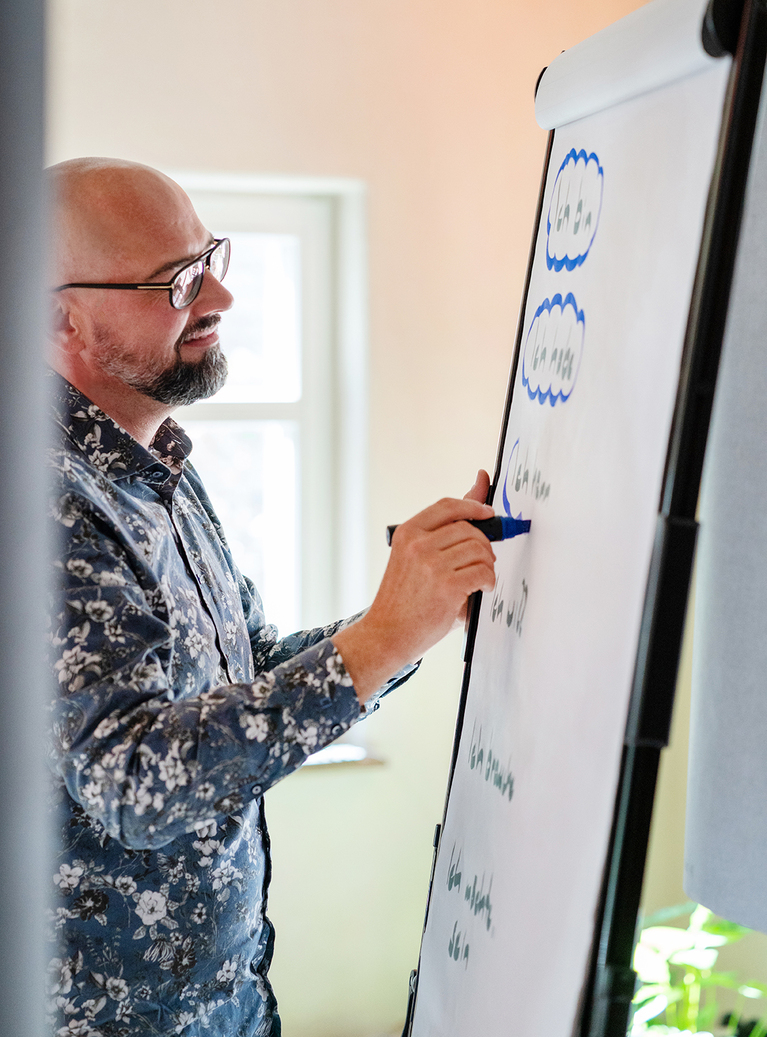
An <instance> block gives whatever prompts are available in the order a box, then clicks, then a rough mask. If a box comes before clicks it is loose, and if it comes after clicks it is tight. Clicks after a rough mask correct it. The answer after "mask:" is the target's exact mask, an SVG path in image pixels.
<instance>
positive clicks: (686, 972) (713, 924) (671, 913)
mask: <svg viewBox="0 0 767 1037" xmlns="http://www.w3.org/2000/svg"><path fill="white" fill-rule="evenodd" d="M684 915H689V922H688V925H687V928H686V929H682V928H680V927H679V926H672V925H666V924H664V923H666V922H669V921H671V920H673V919H675V918H679V917H681V916H684ZM750 932H751V930H750V929H746V928H744V927H743V926H742V925H736V924H735V923H734V922H727V921H725V920H724V919H723V918H718V917H717V916H716V915H714V914H712V912H711V911H709V910H708V909H707V908H705V907H700V906H698V905H696V904H683V905H681V906H678V907H670V908H664V909H663V910H661V911H658V912H656V913H655V914H654V915H651V916H649V917H648V918H647V919H646V920H645V922H644V924H643V926H642V933H641V937H640V940H639V943H638V944H637V948H636V951H635V954H634V969H635V971H636V973H637V975H638V977H639V981H640V985H639V988H638V990H637V993H636V995H635V997H634V1006H635V1007H634V1015H633V1021H632V1026H631V1031H630V1032H631V1037H661V1035H664V1034H684V1035H687V1034H708V1035H713V1034H717V1035H724V1034H732V1035H735V1037H766V1035H767V1015H762V1016H761V1018H757V1019H749V1020H747V1021H746V1020H745V1019H744V1013H747V1005H748V1003H749V1000H752V999H755V998H763V997H767V984H764V983H756V982H753V983H751V982H744V981H743V980H742V979H739V978H738V976H737V975H736V974H735V973H734V972H717V971H716V962H717V958H718V956H719V951H720V949H721V948H722V947H723V946H724V945H725V944H728V943H735V942H736V941H738V940H741V939H743V937H744V936H746V935H747V934H748V933H750ZM717 989H726V990H734V991H737V1000H736V1007H735V1009H734V1010H733V1011H732V1012H729V1013H727V1014H726V1015H725V1016H721V1017H720V1008H719V1005H718V1003H717V997H716V994H717ZM747 1014H750V1013H747Z"/></svg>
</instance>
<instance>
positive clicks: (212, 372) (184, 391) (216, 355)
mask: <svg viewBox="0 0 767 1037" xmlns="http://www.w3.org/2000/svg"><path fill="white" fill-rule="evenodd" d="M218 322H219V318H218V315H217V314H214V315H211V316H209V317H203V318H202V319H201V320H199V321H198V322H197V324H196V325H194V327H193V329H192V330H201V331H203V330H208V329H212V328H215V327H216V325H217V324H218ZM189 330H190V329H189V328H187V329H185V334H186V332H188V331H189ZM96 335H97V341H98V345H99V360H100V361H101V366H102V368H103V370H104V371H105V372H106V373H107V374H110V375H112V376H113V377H115V378H119V379H120V380H121V381H123V382H125V384H126V385H129V386H130V387H131V388H132V389H135V390H136V391H137V392H140V393H143V394H144V396H148V397H149V398H150V399H152V400H157V402H158V403H164V404H166V405H167V406H169V407H184V406H187V405H188V404H190V403H195V402H196V401H197V400H205V399H207V398H208V397H209V396H213V395H214V393H217V392H218V390H219V389H220V388H221V387H222V386H223V384H224V382H225V381H226V376H227V374H228V371H229V366H228V364H227V362H226V357H225V356H224V354H223V353H222V352H221V347H220V346H218V345H216V346H211V348H210V349H209V350H207V352H206V353H205V354H204V355H203V356H202V357H201V358H200V359H199V360H198V361H197V362H196V363H192V362H191V361H188V360H182V359H181V355H180V353H179V349H180V345H181V339H179V341H178V342H177V343H176V359H175V360H174V362H173V363H172V364H171V365H170V367H166V368H164V369H163V368H160V367H159V366H157V365H155V366H154V367H153V366H152V365H151V363H150V364H147V363H146V362H144V363H143V364H142V366H141V369H140V370H139V369H137V365H136V363H135V361H132V360H131V359H130V358H128V357H126V356H125V355H124V354H123V352H122V350H121V348H120V345H119V344H118V343H117V342H115V341H114V339H113V338H112V336H111V335H110V334H109V332H108V331H107V330H106V329H105V328H99V329H98V330H97V332H96Z"/></svg>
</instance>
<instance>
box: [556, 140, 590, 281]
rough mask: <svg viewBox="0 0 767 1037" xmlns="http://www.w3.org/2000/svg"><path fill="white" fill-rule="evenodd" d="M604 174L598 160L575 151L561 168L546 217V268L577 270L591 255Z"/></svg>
mask: <svg viewBox="0 0 767 1037" xmlns="http://www.w3.org/2000/svg"><path fill="white" fill-rule="evenodd" d="M604 183H605V175H604V170H603V169H602V167H601V165H600V164H599V159H598V158H597V156H596V155H595V154H594V152H593V151H592V153H591V154H590V155H587V154H586V152H585V151H583V149H581V150H580V151H576V150H575V148H572V149H571V150H570V151H568V153H567V155H566V156H565V160H564V162H563V163H562V165H561V166H560V167H559V172H558V173H557V178H556V180H555V181H554V190H553V191H552V194H551V202H550V203H549V213H548V216H547V217H546V265H547V266H548V268H549V270H551V269H552V268H553V269H554V270H555V271H557V273H558V272H559V271H560V270H562V268H563V267H564V268H565V269H566V270H575V268H576V267H577V266H580V265H581V263H583V262H584V261H585V259H586V256H587V255H588V254H589V250H590V249H591V246H592V244H593V241H594V238H595V236H596V233H597V226H598V224H599V214H600V212H601V211H602V194H603V191H604Z"/></svg>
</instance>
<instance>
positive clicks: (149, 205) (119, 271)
mask: <svg viewBox="0 0 767 1037" xmlns="http://www.w3.org/2000/svg"><path fill="white" fill-rule="evenodd" d="M47 175H48V178H49V184H50V199H51V215H52V229H53V253H54V255H53V259H54V269H53V271H52V273H53V277H54V279H55V282H56V283H58V284H66V283H68V282H71V281H110V280H114V281H140V280H143V279H144V278H146V277H147V276H148V274H149V273H151V271H150V270H147V269H145V268H142V263H143V262H144V255H145V253H146V248H147V244H149V243H151V242H154V243H155V244H156V243H158V242H161V241H162V240H164V239H168V240H172V236H173V232H174V230H177V229H179V228H182V227H186V226H188V225H190V224H195V223H196V224H197V225H199V220H198V219H197V216H196V214H195V212H194V209H193V207H192V203H191V202H190V201H189V198H188V197H187V196H186V194H185V193H184V192H183V191H182V190H181V188H180V187H179V186H178V184H176V183H174V182H173V181H172V180H171V179H170V178H169V177H167V176H165V175H164V174H163V173H160V172H159V171H158V170H156V169H152V168H151V167H150V166H144V165H141V164H139V163H138V162H127V161H124V160H122V159H111V158H76V159H70V160H69V161H68V162H60V163H59V164H58V165H55V166H51V167H50V168H49V169H48V170H47Z"/></svg>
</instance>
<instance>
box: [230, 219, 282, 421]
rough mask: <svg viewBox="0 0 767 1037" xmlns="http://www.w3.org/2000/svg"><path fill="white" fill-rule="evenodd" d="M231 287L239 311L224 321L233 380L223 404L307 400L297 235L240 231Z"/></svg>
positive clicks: (235, 243) (236, 237) (235, 237)
mask: <svg viewBox="0 0 767 1037" xmlns="http://www.w3.org/2000/svg"><path fill="white" fill-rule="evenodd" d="M226 236H227V237H229V238H231V241H232V258H231V261H230V264H229V271H228V273H227V275H226V287H227V288H228V289H229V291H230V292H231V293H232V295H233V296H234V300H235V301H234V306H233V307H232V309H231V310H229V311H228V312H227V313H224V314H223V315H222V319H221V344H222V346H223V349H224V352H225V353H226V357H227V359H228V361H229V378H228V379H227V383H226V385H225V386H224V388H223V389H221V391H220V392H218V393H217V394H216V396H214V397H213V399H214V400H216V401H217V402H223V403H229V402H231V403H256V402H264V403H278V402H292V401H294V400H298V399H300V397H301V242H300V239H299V238H298V236H297V235H295V234H261V233H255V232H253V231H235V232H232V233H230V234H227V235H226Z"/></svg>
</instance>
